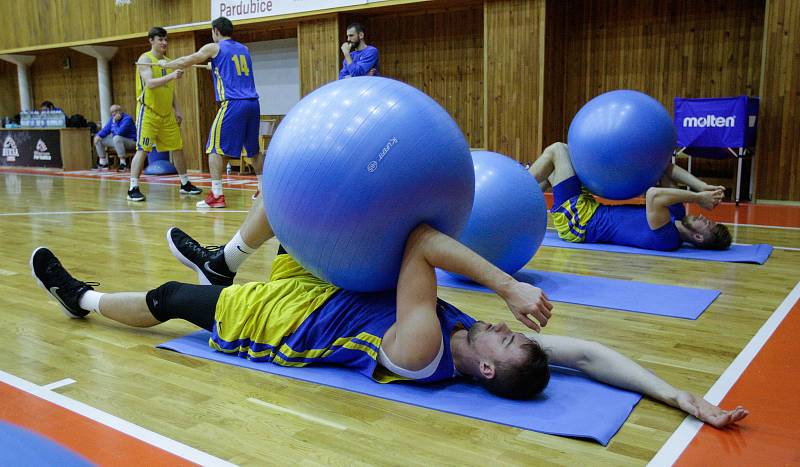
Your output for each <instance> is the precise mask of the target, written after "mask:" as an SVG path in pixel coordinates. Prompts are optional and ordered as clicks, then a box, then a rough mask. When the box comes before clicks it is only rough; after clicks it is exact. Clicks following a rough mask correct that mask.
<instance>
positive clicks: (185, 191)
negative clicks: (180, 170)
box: [181, 182, 203, 195]
mask: <svg viewBox="0 0 800 467" xmlns="http://www.w3.org/2000/svg"><path fill="white" fill-rule="evenodd" d="M202 192H203V190H201V189H200V188H197V187H196V186H194V185H192V182H186V183H185V184H183V185H181V194H182V195H199V194H200V193H202Z"/></svg>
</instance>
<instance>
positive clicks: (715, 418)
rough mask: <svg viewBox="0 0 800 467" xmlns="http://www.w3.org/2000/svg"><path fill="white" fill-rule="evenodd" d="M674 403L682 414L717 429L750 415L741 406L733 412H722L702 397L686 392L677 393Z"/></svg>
mask: <svg viewBox="0 0 800 467" xmlns="http://www.w3.org/2000/svg"><path fill="white" fill-rule="evenodd" d="M676 402H677V404H678V407H679V408H680V409H681V410H683V411H684V412H686V413H688V414H690V415H693V416H694V417H695V418H697V419H698V420H700V421H702V422H705V423H708V424H709V425H713V426H715V427H717V428H723V427H725V426H727V425H730V424H733V423H736V422H738V421H739V420H741V419H743V418H744V417H746V416H748V415H749V414H750V412H748V411H747V409H745V408H744V407H742V406H741V405H739V406H736V408H735V409H733V410H723V409H721V408H719V407H717V406H716V405H714V404H712V403H710V402H708V401H707V400H705V399H703V398H702V397H700V396H696V395H694V394H692V393H689V392H686V391H681V392H679V393H678V396H677V398H676Z"/></svg>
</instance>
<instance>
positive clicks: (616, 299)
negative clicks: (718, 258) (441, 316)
mask: <svg viewBox="0 0 800 467" xmlns="http://www.w3.org/2000/svg"><path fill="white" fill-rule="evenodd" d="M514 278H515V279H517V280H518V281H520V282H527V283H529V284H533V285H535V286H536V287H539V288H540V289H542V290H543V291H544V293H546V294H547V297H548V298H549V299H550V300H552V301H555V302H564V303H574V304H576V305H586V306H596V307H600V308H611V309H613V310H622V311H632V312H634V313H647V314H650V315H660V316H670V317H673V318H684V319H697V317H698V316H700V315H701V314H703V312H704V311H705V310H706V308H708V306H709V305H711V303H712V302H713V301H714V300H716V298H717V297H718V296H719V294H720V292H719V290H711V289H697V288H694V287H680V286H676V285H660V284H648V283H645V282H636V281H626V280H621V279H609V278H607V277H592V276H581V275H577V274H566V273H561V272H549V271H536V270H533V269H523V270H521V271H519V272H518V273H516V274H514ZM436 281H437V282H438V284H439V286H441V287H451V288H456V289H465V290H472V291H475V292H491V291H490V290H489V289H487V288H486V287H483V286H482V285H479V284H476V283H474V282H466V281H462V280H459V279H456V278H454V277H453V276H451V275H449V274H447V273H446V272H444V271H441V270H436Z"/></svg>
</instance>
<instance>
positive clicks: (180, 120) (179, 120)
mask: <svg viewBox="0 0 800 467" xmlns="http://www.w3.org/2000/svg"><path fill="white" fill-rule="evenodd" d="M175 121H177V122H178V125H180V124H181V122H183V115H181V113H180V112H178V111H175Z"/></svg>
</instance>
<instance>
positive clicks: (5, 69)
mask: <svg viewBox="0 0 800 467" xmlns="http://www.w3.org/2000/svg"><path fill="white" fill-rule="evenodd" d="M0 77H2V78H0V118H2V117H6V116H7V117H13V116H14V115H16V114H18V113H19V109H20V106H19V89H18V84H17V65H14V64H13V63H8V62H5V61H2V60H0Z"/></svg>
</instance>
